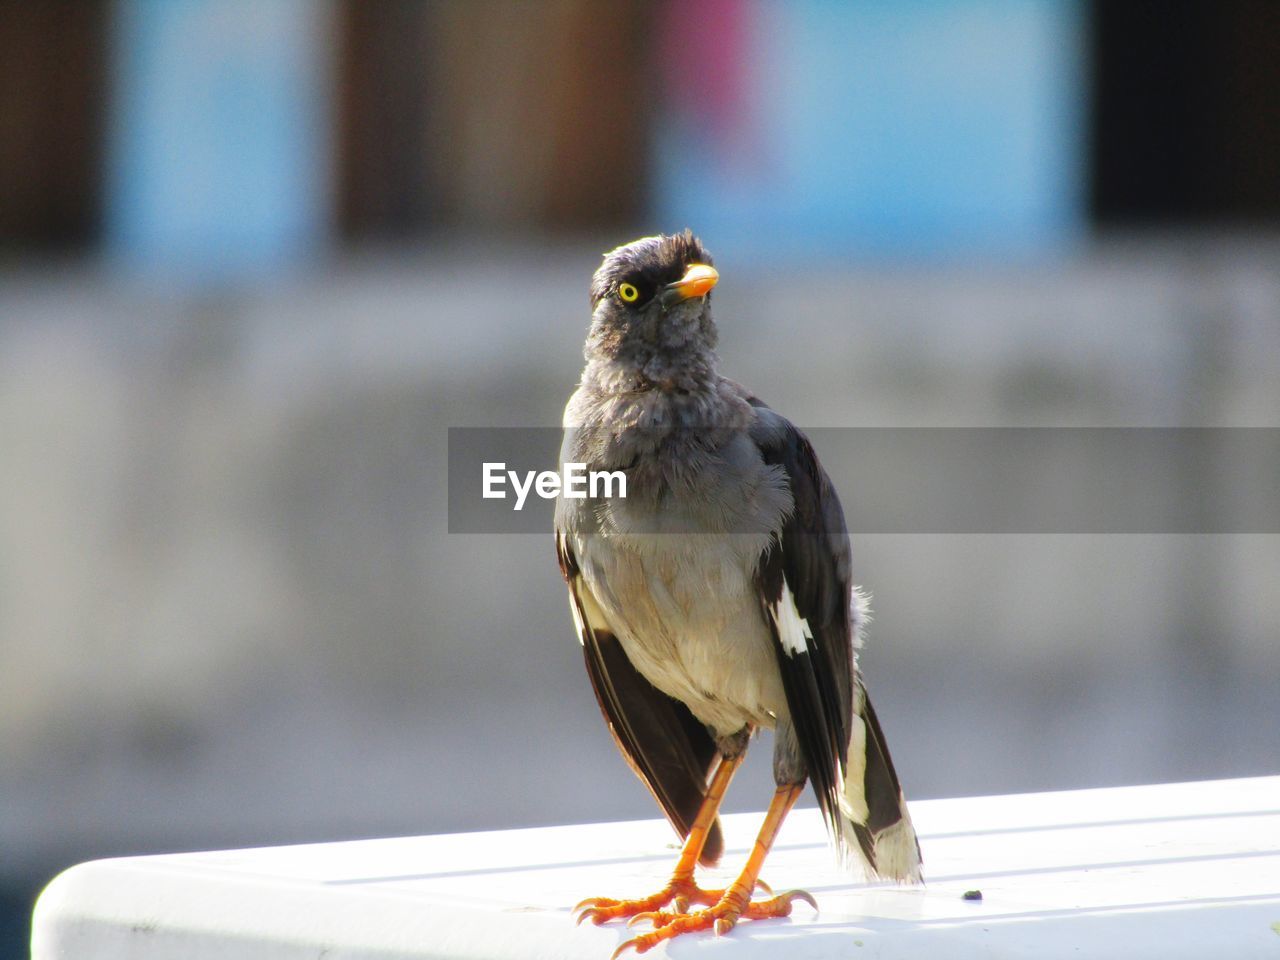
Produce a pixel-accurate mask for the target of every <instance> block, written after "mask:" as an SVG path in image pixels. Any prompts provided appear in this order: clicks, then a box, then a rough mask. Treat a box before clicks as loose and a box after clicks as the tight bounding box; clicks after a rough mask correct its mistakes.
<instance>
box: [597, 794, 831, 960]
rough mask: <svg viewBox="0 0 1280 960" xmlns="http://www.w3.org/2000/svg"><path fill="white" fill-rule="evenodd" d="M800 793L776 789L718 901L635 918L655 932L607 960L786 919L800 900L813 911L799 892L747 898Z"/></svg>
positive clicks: (808, 899)
mask: <svg viewBox="0 0 1280 960" xmlns="http://www.w3.org/2000/svg"><path fill="white" fill-rule="evenodd" d="M803 790H804V784H792V785H789V786H783V787H779V788H778V790H777V792H776V793H774V795H773V801H772V802H771V803H770V804H769V812H768V813H766V814H765V818H764V824H763V825H762V826H761V827H760V833H759V835H758V836H757V837H756V842H755V846H754V847H752V848H751V855H750V856H749V857H747V863H746V866H744V867H743V868H742V873H741V874H739V875H738V879H737V880H735V881H733V883H732V884H730V885H729V888H728V889H727V890H725V891H724V895H723V896H722V897H720V898H719V900H717V901H716V902H715V903H713V904H711V905H710V906H709V907H708V908H707V909H706V910H699V911H697V912H696V913H689V914H681V913H666V912H664V911H650V912H647V913H641V914H638V915H636V917H635V920H649V921H651V922H652V923H653V925H654V926H655V927H656V928H657V929H655V930H653V931H652V932H651V933H644V934H641V935H640V936H638V937H635V938H634V939H631V940H628V941H627V942H626V943H624V944H622V945H621V946H620V947H618V949H617V950H616V951H614V954H613V958H611V960H616V958H617V957H618V956H619V955H620V954H621V953H623V952H624V951H625V950H626V949H627V948H628V947H633V948H635V951H636V953H644V952H645V951H646V950H649V949H650V948H652V947H654V946H656V945H658V944H659V943H662V942H663V941H665V940H671V939H673V938H675V937H678V936H680V934H682V933H690V932H692V931H694V930H710V929H714V930H715V932H716V934H717V935H719V934H723V933H728V932H729V931H730V930H732V929H733V928H734V926H735V925H736V924H737V923H738V921H739V920H741V919H744V918H745V919H748V920H760V919H763V918H765V917H785V916H789V915H790V913H791V904H792V902H793V901H796V900H804V901H805V902H807V903H808V904H809V905H810V906H812V907H813V908H814V909H815V910H816V909H817V908H818V905H817V903H816V902H814V899H813V897H811V896H810V895H809V894H807V893H805V892H804V891H803V890H791V891H788V892H787V893H783V894H780V895H779V896H776V897H773V898H771V899H769V900H754V901H753V900H752V899H751V894H752V892H753V891H754V890H755V888H756V883H757V881H758V879H759V877H760V868H761V867H763V866H764V859H765V857H767V856H768V855H769V848H770V847H772V846H773V841H774V839H775V838H776V837H777V835H778V830H779V829H780V828H781V827H782V821H783V820H784V819H785V818H786V816H787V813H788V812H789V811H790V810H791V808H792V806H794V805H795V802H796V800H798V799H799V797H800V794H801V792H803Z"/></svg>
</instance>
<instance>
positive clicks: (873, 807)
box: [833, 679, 924, 883]
mask: <svg viewBox="0 0 1280 960" xmlns="http://www.w3.org/2000/svg"><path fill="white" fill-rule="evenodd" d="M839 806H840V815H839V816H838V817H836V818H833V819H835V820H836V824H835V826H836V827H837V829H838V831H839V836H838V837H837V844H838V846H839V847H840V850H841V852H842V853H843V854H845V855H846V856H847V857H848V859H850V860H860V861H861V862H862V865H863V867H864V869H865V870H866V873H867V876H868V878H869V879H873V880H897V881H898V882H899V883H921V882H922V881H923V879H924V877H923V874H922V873H921V860H920V843H919V841H918V840H917V839H916V831H915V827H913V826H912V825H911V814H910V813H909V812H908V810H907V801H906V799H905V798H904V797H903V795H902V787H901V786H900V785H899V784H898V775H897V773H896V772H895V771H894V769H893V761H892V760H890V759H889V750H888V748H887V747H886V746H885V741H884V733H883V732H881V730H880V722H879V721H878V720H877V719H876V712H875V710H873V709H872V707H871V701H870V700H869V699H868V697H867V691H866V688H865V687H864V686H863V685H862V681H861V680H860V679H859V680H858V681H857V682H856V687H855V689H854V695H853V715H852V718H851V723H850V736H849V752H848V759H847V761H846V763H845V769H844V787H843V790H842V791H841V794H840V797H839Z"/></svg>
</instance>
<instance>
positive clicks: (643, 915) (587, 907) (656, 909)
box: [573, 877, 773, 926]
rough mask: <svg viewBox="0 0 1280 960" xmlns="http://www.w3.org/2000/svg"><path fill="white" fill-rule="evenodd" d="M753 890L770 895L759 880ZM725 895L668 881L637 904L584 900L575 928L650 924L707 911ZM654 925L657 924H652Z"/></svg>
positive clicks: (690, 883)
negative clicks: (625, 922)
mask: <svg viewBox="0 0 1280 960" xmlns="http://www.w3.org/2000/svg"><path fill="white" fill-rule="evenodd" d="M756 886H757V887H759V888H760V889H762V890H764V892H765V893H773V891H772V890H770V889H769V885H768V884H766V883H765V882H764V881H763V880H758V881H757V882H756ZM727 893H728V891H726V890H703V889H702V888H701V887H700V886H698V885H697V884H696V883H694V881H693V877H672V878H671V881H670V882H669V883H668V884H667V885H666V886H665V887H663V888H662V889H661V890H659V891H658V892H657V893H655V894H652V895H650V896H647V897H644V898H642V899H640V900H614V899H612V898H611V897H587V899H585V900H583V901H582V902H581V903H579V904H578V905H577V906H576V907H574V908H573V912H574V913H575V914H576V915H577V922H578V923H579V924H581V923H582V922H583V921H584V920H590V921H591V922H592V923H594V924H595V925H596V926H600V924H602V923H608V922H609V921H610V920H617V919H619V918H622V917H626V918H629V919H630V922H632V923H635V922H636V921H637V920H640V919H645V920H652V919H653V918H654V917H659V916H661V917H671V916H681V915H683V914H686V913H688V912H689V907H690V906H692V905H694V904H698V905H700V906H704V907H709V906H712V905H714V904H717V903H720V902H721V901H722V900H723V899H724V898H725V896H726V894H727ZM668 904H670V905H671V907H672V910H671V912H666V911H663V910H662V909H661V908H662V907H665V906H667V905H668ZM654 925H655V926H657V925H658V924H657V923H656V922H655V924H654Z"/></svg>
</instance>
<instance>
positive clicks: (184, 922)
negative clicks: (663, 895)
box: [32, 777, 1280, 960]
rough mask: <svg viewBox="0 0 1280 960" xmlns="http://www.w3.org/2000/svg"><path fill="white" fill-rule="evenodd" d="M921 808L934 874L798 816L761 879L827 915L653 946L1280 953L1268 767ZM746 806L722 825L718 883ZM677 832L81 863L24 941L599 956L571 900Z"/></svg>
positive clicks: (470, 837) (378, 843)
mask: <svg viewBox="0 0 1280 960" xmlns="http://www.w3.org/2000/svg"><path fill="white" fill-rule="evenodd" d="M911 809H912V814H913V817H914V819H915V823H916V826H917V828H918V830H919V832H920V837H921V844H922V847H923V850H924V859H925V871H926V878H927V881H928V882H927V886H925V887H923V888H904V887H895V886H889V885H876V886H867V885H865V884H861V883H858V882H851V881H850V879H849V878H847V877H846V876H844V875H842V874H841V873H840V872H839V870H838V869H837V868H836V866H835V862H834V859H833V857H832V855H831V853H830V850H829V848H828V846H827V843H826V839H825V834H824V833H823V829H822V825H821V822H820V821H819V819H818V815H817V812H816V811H814V810H798V811H795V812H794V813H793V814H792V816H791V817H790V818H788V820H787V822H786V824H785V825H784V827H783V830H782V833H781V835H780V836H779V840H778V845H777V846H776V848H775V849H774V852H773V854H772V855H771V856H770V858H769V860H768V862H767V863H766V865H765V870H764V874H763V877H764V879H766V880H768V881H769V883H770V884H771V885H772V886H773V887H774V888H775V889H777V890H783V889H788V888H791V887H802V888H804V889H807V890H809V891H810V892H811V893H813V895H814V896H815V897H817V899H818V902H819V905H820V907H821V912H820V913H817V914H815V913H813V912H812V911H811V910H810V909H809V908H808V907H807V905H805V904H803V903H801V904H797V905H796V908H795V913H794V914H793V916H792V917H790V918H788V919H781V920H767V921H758V922H750V921H744V922H743V923H742V924H740V925H739V926H738V927H737V929H735V930H734V931H732V932H731V933H730V934H729V935H728V936H726V937H723V938H716V937H714V936H713V935H711V934H693V935H688V936H685V937H682V938H680V939H679V940H678V941H676V942H675V943H673V944H670V945H668V946H666V947H663V948H660V949H659V950H655V951H653V952H651V953H650V954H648V956H661V955H662V954H663V951H664V950H665V951H666V953H667V954H668V955H670V956H672V957H692V956H695V955H707V956H711V955H715V956H717V957H726V958H728V957H765V956H768V957H790V958H797V960H805V958H818V957H842V958H864V957H865V958H916V957H919V958H935V957H937V958H949V960H963V958H968V957H1009V958H1013V957H1036V958H1054V957H1064V958H1065V957H1071V958H1088V957H1125V958H1144V957H1151V958H1159V960H1173V958H1179V957H1195V958H1219V957H1222V958H1227V957H1230V958H1237V957H1238V958H1247V957H1266V958H1270V960H1277V958H1280V777H1265V778H1257V779H1248V780H1226V781H1214V782H1204V783H1184V784H1166V785H1157V786H1143V787H1123V788H1115V789H1103V790H1081V791H1073V792H1065V793H1043V794H1022V795H1015V796H1003V797H981V798H965V799H957V800H928V801H918V802H915V803H912V805H911ZM759 821H760V815H758V814H739V815H733V816H729V817H727V818H725V839H726V844H727V850H726V854H725V858H724V861H723V863H722V866H721V868H720V869H718V870H716V871H713V872H711V873H710V874H709V875H707V876H708V877H709V878H710V879H712V880H713V881H715V884H716V885H720V884H721V883H723V882H727V881H728V880H730V879H731V878H732V876H733V875H734V871H736V869H737V868H738V867H739V866H740V865H741V862H742V859H743V858H744V856H745V852H746V850H747V848H748V847H749V846H750V843H751V841H752V839H753V838H754V835H755V831H756V828H757V826H758V825H759ZM673 842H674V836H673V834H672V833H671V830H670V828H669V827H668V826H667V825H666V823H665V821H660V820H652V821H638V822H632V823H614V824H594V825H590V826H568V827H551V828H543V829H532V830H510V831H501V832H491V833H472V834H452V835H445V836H434V837H406V838H399V839H389V840H361V841H352V842H347V843H325V844H314V845H307V846H292V847H271V848H262V849H250V850H228V851H220V852H213V853H189V854H174V855H167V856H150V857H135V858H129V859H119V860H100V861H94V862H91V863H84V864H80V865H78V866H76V867H72V868H71V869H70V870H68V871H66V872H65V873H63V874H62V875H60V876H59V877H57V878H56V879H55V880H54V881H53V882H52V883H51V884H50V885H49V887H48V888H47V889H46V890H45V892H44V894H43V895H42V896H41V898H40V901H39V903H38V904H37V907H36V912H35V918H34V924H33V937H32V956H33V960H52V958H60V960H73V958H74V960H81V958H84V960H88V958H93V960H113V958H124V957H128V958H130V960H149V958H162V957H163V958H166V960H168V958H191V960H201V958H218V960H241V958H263V960H266V958H270V960H277V958H294V957H299V958H300V957H309V958H321V957H323V958H328V960H339V958H342V960H351V958H377V960H390V958H427V957H438V958H463V957H465V958H543V957H545V958H570V960H572V958H584V960H607V958H608V956H609V954H610V953H611V952H612V950H613V949H614V947H615V946H616V945H617V944H618V943H620V942H621V941H622V940H624V939H626V938H627V937H628V936H629V934H628V932H627V930H626V928H625V927H624V926H622V925H620V924H615V925H609V926H605V927H592V926H590V925H587V926H584V927H581V928H578V927H575V926H574V925H573V923H572V921H571V920H570V915H569V908H570V907H571V906H572V905H573V904H574V903H576V902H577V901H578V900H580V899H582V898H584V897H586V896H590V895H602V896H626V895H641V894H645V893H649V892H651V891H652V890H654V889H657V887H658V886H660V885H661V884H662V883H663V882H664V881H665V879H666V877H667V876H668V874H669V871H670V869H671V866H672V864H673V863H674V860H675V855H676V850H675V848H674V846H673ZM972 889H980V890H981V891H982V893H983V899H982V901H981V902H971V901H966V900H964V899H962V894H963V893H964V892H965V891H966V890H972Z"/></svg>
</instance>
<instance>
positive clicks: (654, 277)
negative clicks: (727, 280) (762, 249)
mask: <svg viewBox="0 0 1280 960" xmlns="http://www.w3.org/2000/svg"><path fill="white" fill-rule="evenodd" d="M719 278H720V275H719V274H718V273H717V272H716V270H715V268H714V267H713V266H712V265H711V256H710V255H709V254H708V253H707V252H706V250H704V249H703V247H702V243H701V242H700V241H699V240H698V238H697V237H695V236H694V235H693V234H692V233H690V232H689V231H688V230H686V231H684V233H678V234H674V235H672V236H666V235H662V234H660V235H659V236H656V237H644V238H643V239H640V240H633V241H632V242H631V243H628V244H625V245H623V246H621V247H618V248H617V249H616V250H612V251H610V252H609V253H606V254H605V256H604V263H602V264H601V265H600V269H598V270H597V271H596V273H595V276H594V277H593V278H592V280H591V306H592V308H593V312H592V315H591V332H590V334H589V335H588V337H587V345H586V357H587V360H588V363H589V364H592V363H593V364H597V365H600V366H605V367H608V368H609V370H610V372H611V373H612V374H614V375H615V376H621V377H623V378H625V379H638V380H639V381H641V385H656V386H659V387H662V388H665V389H691V388H692V387H693V386H694V384H692V383H691V378H692V379H693V380H697V381H699V382H701V381H703V380H704V379H705V377H706V376H709V375H710V373H711V370H712V368H713V366H714V362H715V356H714V354H713V352H712V351H713V350H714V349H715V345H716V328H715V324H714V323H713V322H712V320H711V288H712V287H714V286H715V285H716V281H717V280H719Z"/></svg>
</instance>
